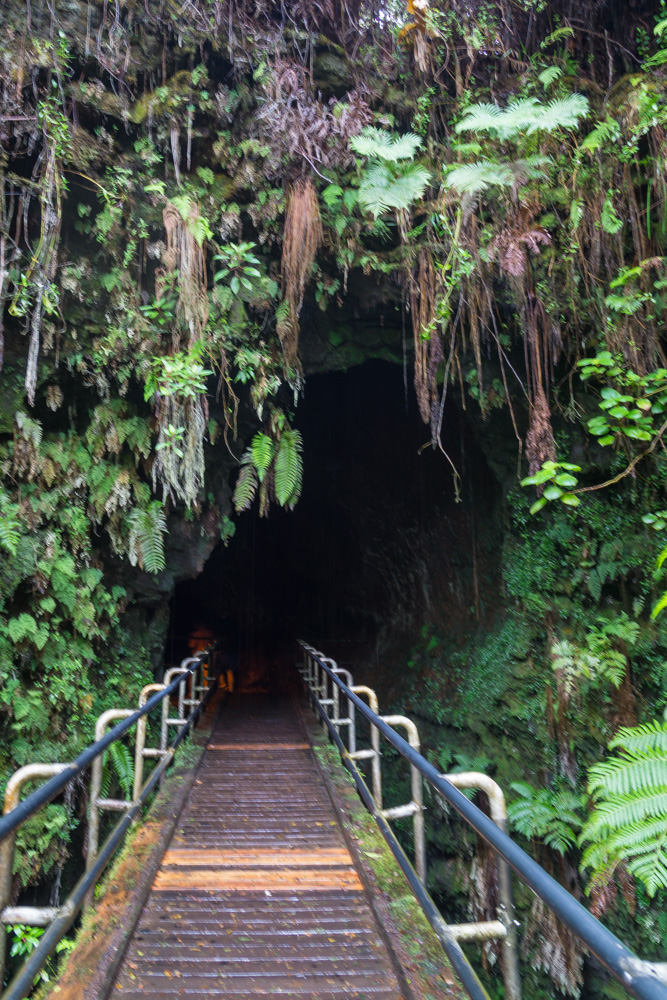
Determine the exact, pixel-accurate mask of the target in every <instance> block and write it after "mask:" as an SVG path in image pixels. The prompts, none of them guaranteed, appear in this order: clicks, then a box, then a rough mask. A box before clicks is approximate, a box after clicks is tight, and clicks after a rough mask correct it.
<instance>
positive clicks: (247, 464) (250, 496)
mask: <svg viewBox="0 0 667 1000" xmlns="http://www.w3.org/2000/svg"><path fill="white" fill-rule="evenodd" d="M257 482H258V480H257V472H256V470H255V466H254V465H253V463H252V455H251V452H250V449H248V450H247V451H246V453H245V455H244V456H243V462H242V464H241V471H240V472H239V478H238V479H237V480H236V486H235V487H234V496H233V498H232V501H233V504H234V509H235V510H236V512H237V514H240V513H241V511H242V510H248V509H249V508H250V507H251V506H252V502H253V500H254V499H255V493H256V492H257Z"/></svg>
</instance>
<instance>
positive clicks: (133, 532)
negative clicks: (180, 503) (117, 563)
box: [127, 500, 167, 573]
mask: <svg viewBox="0 0 667 1000" xmlns="http://www.w3.org/2000/svg"><path fill="white" fill-rule="evenodd" d="M127 522H128V528H129V532H130V535H129V542H128V545H129V550H128V551H129V558H130V562H131V563H132V565H133V566H136V565H137V563H138V564H139V566H140V568H141V569H143V570H144V571H145V572H146V573H159V572H160V571H161V570H163V569H164V568H165V565H166V564H165V558H164V535H165V532H166V530H167V519H166V517H165V514H164V505H163V504H162V503H160V501H159V500H152V501H151V503H149V505H148V507H147V508H146V509H145V510H141V509H140V508H135V509H134V510H132V511H130V513H129V515H128V518H127Z"/></svg>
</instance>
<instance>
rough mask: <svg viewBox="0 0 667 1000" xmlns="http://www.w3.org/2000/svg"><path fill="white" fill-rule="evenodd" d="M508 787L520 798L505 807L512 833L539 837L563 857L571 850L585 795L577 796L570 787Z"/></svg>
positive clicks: (521, 783)
mask: <svg viewBox="0 0 667 1000" xmlns="http://www.w3.org/2000/svg"><path fill="white" fill-rule="evenodd" d="M510 787H511V788H512V790H513V791H515V792H518V794H519V798H518V799H516V800H515V801H514V802H512V803H510V805H509V806H508V807H507V815H508V816H509V819H510V822H511V824H512V826H513V827H514V829H515V830H518V832H519V833H522V834H523V835H524V837H530V838H531V839H532V838H533V837H539V838H540V839H541V840H543V841H544V843H545V844H546V845H547V847H551V848H552V849H553V850H554V851H557V852H558V854H565V852H566V851H568V850H569V849H570V848H571V847H574V845H575V844H576V843H577V832H578V831H579V830H581V827H582V819H581V810H582V808H583V806H584V803H585V801H586V796H585V795H577V793H576V792H573V791H572V790H571V789H569V788H561V789H559V790H556V791H554V790H553V789H551V788H534V787H533V786H532V785H530V784H528V782H526V781H513V782H512V784H511V786H510Z"/></svg>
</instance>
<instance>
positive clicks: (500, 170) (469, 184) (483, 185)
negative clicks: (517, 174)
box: [445, 160, 514, 195]
mask: <svg viewBox="0 0 667 1000" xmlns="http://www.w3.org/2000/svg"><path fill="white" fill-rule="evenodd" d="M513 184H514V174H513V173H512V171H511V170H510V168H509V166H508V165H507V164H506V163H493V161H492V160H478V161H477V163H466V164H465V165H464V166H462V167H457V168H456V169H455V170H452V171H451V173H449V174H448V175H447V177H446V178H445V187H449V188H453V189H454V190H455V191H457V192H458V194H467V195H476V194H481V192H482V191H486V190H487V188H490V187H512V185H513Z"/></svg>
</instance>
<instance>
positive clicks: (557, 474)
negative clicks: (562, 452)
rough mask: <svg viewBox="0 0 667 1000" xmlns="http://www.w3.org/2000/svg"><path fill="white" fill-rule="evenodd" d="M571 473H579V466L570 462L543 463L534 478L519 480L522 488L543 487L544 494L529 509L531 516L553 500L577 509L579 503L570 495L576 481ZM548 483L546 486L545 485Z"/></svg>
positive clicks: (577, 498) (575, 497)
mask: <svg viewBox="0 0 667 1000" xmlns="http://www.w3.org/2000/svg"><path fill="white" fill-rule="evenodd" d="M573 472H581V466H579V465H572V464H571V463H570V462H551V461H547V462H543V463H542V468H541V469H540V470H539V472H536V473H535V475H534V476H527V477H526V478H525V479H522V480H521V485H522V486H538V487H544V492H543V493H542V496H541V497H539V499H538V500H536V501H535V503H534V504H533V506H532V507H531V508H530V513H531V514H537V512H538V511H540V510H542V508H543V507H546V505H547V504H548V503H550V502H553V501H554V500H558V501H560V503H563V504H565V506H566V507H577V506H578V505H579V504H580V503H581V501H580V500H579V497H577V496H575V495H574V493H572V490H573V489H574V488H575V487H576V485H577V483H578V479H577V477H576V476H573V475H572V473H573ZM547 483H548V485H547Z"/></svg>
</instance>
